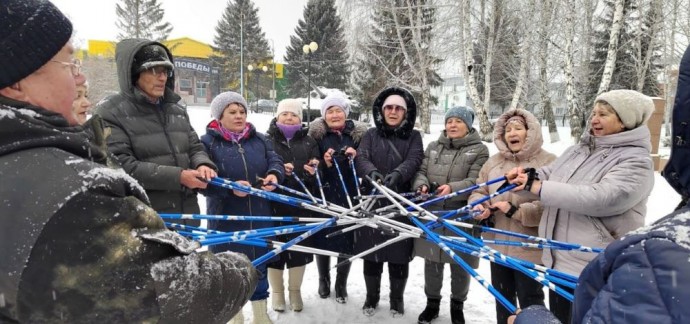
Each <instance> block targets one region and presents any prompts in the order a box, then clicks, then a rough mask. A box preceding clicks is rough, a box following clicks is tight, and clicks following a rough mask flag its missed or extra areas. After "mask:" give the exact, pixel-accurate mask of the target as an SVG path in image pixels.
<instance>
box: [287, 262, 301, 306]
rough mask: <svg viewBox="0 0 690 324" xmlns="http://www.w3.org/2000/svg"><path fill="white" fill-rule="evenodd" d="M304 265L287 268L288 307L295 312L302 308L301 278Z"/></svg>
mask: <svg viewBox="0 0 690 324" xmlns="http://www.w3.org/2000/svg"><path fill="white" fill-rule="evenodd" d="M304 269H305V266H299V267H294V268H290V269H288V292H289V294H290V308H292V310H293V311H295V312H301V311H302V309H304V302H303V301H302V279H304Z"/></svg>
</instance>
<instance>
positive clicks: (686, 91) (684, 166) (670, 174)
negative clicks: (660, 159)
mask: <svg viewBox="0 0 690 324" xmlns="http://www.w3.org/2000/svg"><path fill="white" fill-rule="evenodd" d="M671 120H672V121H673V127H671V130H672V133H673V134H672V136H671V138H672V139H673V142H672V143H671V157H670V158H669V160H668V163H667V164H666V167H665V168H664V171H663V172H662V174H663V176H664V178H666V181H668V183H669V184H670V185H671V187H673V189H675V190H676V191H677V192H678V193H679V194H680V195H681V196H682V198H683V200H685V201H687V200H688V197H690V168H688V161H690V151H689V150H688V148H689V147H690V146H689V145H688V143H690V127H687V125H688V123H690V46H689V47H688V48H687V49H686V50H685V54H684V55H683V58H682V60H681V62H680V67H679V68H678V87H677V90H676V101H675V103H674V106H673V118H671Z"/></svg>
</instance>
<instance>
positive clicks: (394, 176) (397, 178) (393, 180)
mask: <svg viewBox="0 0 690 324" xmlns="http://www.w3.org/2000/svg"><path fill="white" fill-rule="evenodd" d="M401 181H402V174H400V172H398V171H393V172H391V173H389V174H388V175H386V177H385V178H384V179H383V185H384V186H386V187H388V188H391V189H393V188H395V187H397V186H398V184H400V182H401Z"/></svg>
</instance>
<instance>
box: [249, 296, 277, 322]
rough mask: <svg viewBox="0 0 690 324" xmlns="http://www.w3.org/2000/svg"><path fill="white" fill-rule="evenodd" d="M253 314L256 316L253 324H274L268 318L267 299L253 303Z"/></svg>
mask: <svg viewBox="0 0 690 324" xmlns="http://www.w3.org/2000/svg"><path fill="white" fill-rule="evenodd" d="M252 313H253V314H254V319H253V320H252V324H273V321H271V319H270V318H269V317H268V310H267V309H266V300H265V299H262V300H256V301H253V302H252Z"/></svg>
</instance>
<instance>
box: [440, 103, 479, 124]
mask: <svg viewBox="0 0 690 324" xmlns="http://www.w3.org/2000/svg"><path fill="white" fill-rule="evenodd" d="M451 117H456V118H460V119H461V120H462V121H463V122H464V123H465V125H467V129H470V128H472V123H474V110H473V109H472V108H470V107H465V106H457V107H453V108H450V109H448V111H446V118H444V119H443V122H444V123H445V122H447V121H448V118H451Z"/></svg>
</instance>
